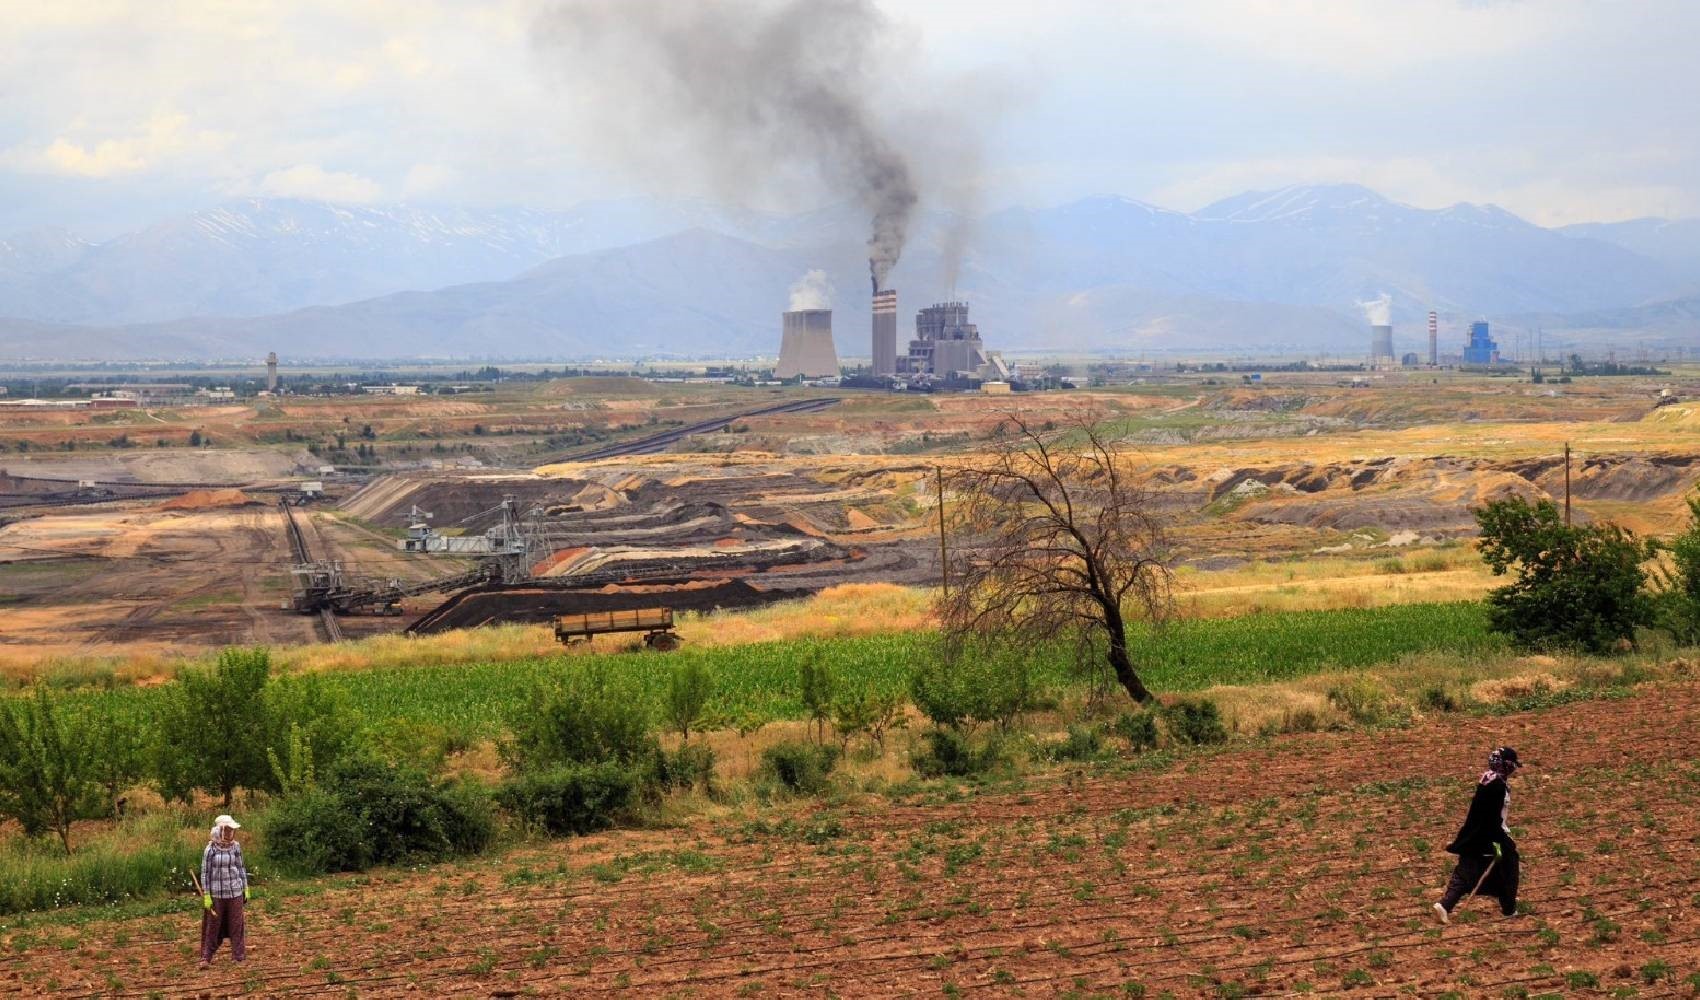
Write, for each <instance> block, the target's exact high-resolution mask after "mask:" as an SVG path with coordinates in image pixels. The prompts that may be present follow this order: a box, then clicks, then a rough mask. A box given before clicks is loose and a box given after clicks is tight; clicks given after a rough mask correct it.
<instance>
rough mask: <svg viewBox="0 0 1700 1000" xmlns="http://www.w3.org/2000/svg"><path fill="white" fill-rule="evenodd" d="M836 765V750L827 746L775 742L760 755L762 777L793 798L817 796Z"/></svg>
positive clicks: (824, 788) (823, 789)
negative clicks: (780, 786) (795, 796)
mask: <svg viewBox="0 0 1700 1000" xmlns="http://www.w3.org/2000/svg"><path fill="white" fill-rule="evenodd" d="M837 765H838V748H837V747H835V746H831V745H827V744H818V743H799V742H794V741H790V742H785V743H775V744H774V745H773V746H770V747H768V748H767V749H766V750H763V751H762V752H761V770H762V773H763V774H764V775H766V776H767V777H769V778H772V779H773V780H774V781H777V782H778V783H779V784H781V785H783V786H784V787H785V789H786V790H787V791H789V792H792V793H793V794H796V795H818V794H820V793H821V792H823V791H825V790H826V785H827V779H828V777H829V776H830V775H831V774H832V769H833V768H834V767H836V766H837Z"/></svg>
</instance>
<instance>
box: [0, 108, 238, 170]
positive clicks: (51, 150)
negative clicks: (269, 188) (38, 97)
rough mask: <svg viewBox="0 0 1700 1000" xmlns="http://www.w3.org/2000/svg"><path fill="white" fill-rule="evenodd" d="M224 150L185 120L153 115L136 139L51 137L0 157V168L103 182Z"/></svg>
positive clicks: (217, 140) (218, 141)
mask: <svg viewBox="0 0 1700 1000" xmlns="http://www.w3.org/2000/svg"><path fill="white" fill-rule="evenodd" d="M220 145H222V139H221V137H219V136H218V135H216V134H214V133H211V132H205V131H196V130H193V129H191V128H190V127H189V119H188V116H186V115H183V114H178V113H174V112H161V113H157V114H154V115H153V116H152V117H150V118H149V119H148V120H147V121H146V122H145V123H143V125H142V127H141V128H140V130H138V131H136V132H135V133H134V134H131V135H125V136H122V137H118V138H105V139H94V140H90V139H82V138H71V137H67V136H66V135H57V136H54V138H53V139H52V141H51V142H48V143H46V144H45V145H41V146H29V145H22V146H17V147H14V148H12V149H10V150H8V151H6V153H5V154H4V155H0V163H4V164H6V165H9V166H12V167H14V168H16V169H18V170H21V171H24V172H26V173H41V174H56V175H61V176H68V177H90V178H105V177H118V176H121V175H124V174H134V173H138V172H141V171H144V170H148V169H152V168H155V167H159V166H161V165H165V164H169V163H170V162H171V161H172V160H175V159H179V158H182V157H184V156H187V155H191V154H194V153H200V152H206V151H210V150H213V149H216V148H218V147H219V146H220Z"/></svg>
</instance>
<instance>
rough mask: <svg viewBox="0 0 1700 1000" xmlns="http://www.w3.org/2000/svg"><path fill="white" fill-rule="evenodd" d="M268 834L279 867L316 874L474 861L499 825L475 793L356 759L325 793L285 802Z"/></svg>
mask: <svg viewBox="0 0 1700 1000" xmlns="http://www.w3.org/2000/svg"><path fill="white" fill-rule="evenodd" d="M265 831H266V845H267V848H268V850H269V852H270V854H271V856H272V858H273V859H275V860H276V861H277V862H278V863H279V864H281V865H283V866H285V867H287V868H290V869H293V870H295V871H297V872H300V873H302V874H317V873H322V872H333V871H364V870H365V869H367V868H370V867H371V866H373V865H380V864H394V863H399V862H405V861H415V860H420V861H435V860H439V859H442V858H448V857H454V856H456V855H464V854H475V853H477V852H479V851H481V850H483V849H484V848H485V847H487V846H489V843H490V841H491V840H492V839H493V838H494V836H495V822H494V819H493V817H492V815H491V813H490V807H489V803H488V801H487V799H486V797H485V795H484V793H483V791H482V790H481V789H478V788H476V787H475V786H472V785H464V784H463V785H454V784H436V783H433V782H432V781H431V780H430V779H429V778H427V777H426V776H425V775H424V774H423V773H422V772H420V771H417V770H413V769H410V768H404V767H398V766H396V765H394V764H390V763H388V762H385V761H381V760H378V759H377V758H375V757H367V756H353V757H348V758H345V759H343V760H342V761H339V762H338V763H337V764H336V765H335V766H334V767H332V768H331V769H330V770H329V771H328V772H327V773H326V774H325V780H324V781H323V782H321V783H320V784H319V785H318V786H316V787H312V788H308V789H307V790H305V791H303V792H301V793H299V794H296V795H292V796H289V797H287V798H285V799H283V800H281V801H280V802H279V803H278V804H277V805H276V806H275V807H273V809H272V810H271V812H270V813H269V814H268V815H267V816H266V818H265Z"/></svg>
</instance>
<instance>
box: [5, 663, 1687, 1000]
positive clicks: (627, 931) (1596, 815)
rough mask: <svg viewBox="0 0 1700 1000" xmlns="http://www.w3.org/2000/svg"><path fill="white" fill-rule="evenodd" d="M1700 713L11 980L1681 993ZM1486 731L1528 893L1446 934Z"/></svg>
mask: <svg viewBox="0 0 1700 1000" xmlns="http://www.w3.org/2000/svg"><path fill="white" fill-rule="evenodd" d="M1697 724H1700V686H1696V685H1694V684H1686V685H1678V686H1667V687H1660V688H1656V689H1651V690H1647V691H1645V692H1643V693H1642V694H1640V695H1638V696H1636V697H1635V698H1632V699H1629V700H1624V701H1616V702H1586V703H1577V704H1573V705H1569V706H1565V707H1562V708H1557V709H1551V710H1547V711H1544V712H1539V713H1528V714H1522V715H1512V716H1505V717H1501V718H1496V719H1474V718H1471V719H1444V720H1441V721H1436V722H1432V723H1428V724H1424V725H1420V726H1417V727H1414V728H1412V729H1408V730H1403V731H1397V732H1389V733H1384V734H1378V735H1374V736H1368V735H1365V734H1363V733H1331V734H1313V735H1307V736H1298V737H1289V738H1283V739H1280V740H1277V741H1276V742H1275V743H1273V744H1271V745H1269V746H1268V747H1266V748H1259V749H1235V750H1230V751H1227V752H1226V753H1225V754H1222V755H1183V756H1181V757H1180V758H1179V759H1178V760H1176V761H1173V762H1171V763H1167V764H1162V765H1158V766H1142V765H1138V764H1136V765H1135V766H1133V767H1131V768H1129V769H1128V770H1127V771H1126V772H1125V773H1123V774H1118V775H1111V776H1101V775H1100V776H1092V775H1091V774H1089V773H1080V772H1074V771H1064V772H1061V773H1058V774H1053V775H1051V776H1049V777H1045V778H1038V779H1034V780H1033V781H1030V782H1029V783H1028V786H1027V787H1025V788H1022V789H1018V790H1015V791H1007V792H984V793H980V794H971V795H969V796H968V797H966V798H959V797H955V796H950V795H936V796H920V797H912V798H911V799H910V800H908V801H905V802H901V803H890V802H887V801H886V800H883V799H881V800H877V802H876V803H874V804H870V805H867V806H864V807H861V808H846V809H841V810H839V811H836V812H830V813H827V812H820V813H814V814H810V813H809V812H808V810H807V809H804V810H801V811H799V812H798V813H797V814H796V815H795V816H794V817H792V819H791V820H790V821H788V822H784V823H774V822H768V823H762V824H737V823H728V824H724V825H721V826H719V827H712V826H710V825H708V824H700V825H698V826H695V827H692V828H688V829H682V830H674V831H666V832H652V833H616V834H609V835H601V836H597V837H592V838H583V839H578V840H568V841H559V842H555V843H551V844H547V845H544V846H542V847H539V848H535V849H530V850H525V851H521V852H517V853H515V854H513V855H511V856H509V857H507V858H506V859H504V860H502V861H500V862H493V863H492V862H477V863H471V864H467V865H456V866H444V867H441V868H437V869H434V870H430V871H427V872H425V873H419V872H408V871H396V872H390V873H379V874H377V875H376V876H375V877H372V878H369V879H363V880H361V882H360V884H359V885H357V886H354V887H340V888H336V887H333V888H327V889H326V890H325V891H324V892H322V893H313V894H307V895H299V896H277V897H269V898H263V900H262V901H261V902H260V903H258V904H257V905H255V906H254V907H253V909H252V910H251V913H250V916H249V921H248V927H249V942H250V943H249V959H248V963H247V964H246V965H244V966H233V965H231V964H229V963H228V960H227V959H225V958H223V957H221V959H220V961H219V962H218V963H217V964H215V966H214V967H213V968H212V969H211V970H210V971H208V972H204V973H198V972H196V971H195V970H194V965H193V959H192V957H191V955H192V950H191V949H192V946H193V942H194V941H195V939H196V933H197V929H198V924H197V922H196V918H195V916H194V904H193V902H192V901H189V900H185V901H184V903H183V909H182V912H181V913H179V914H176V915H173V916H170V917H166V918H138V919H136V920H130V921H118V922H111V923H94V924H90V925H87V926H82V927H78V928H77V929H76V932H75V935H74V936H73V935H71V934H70V933H69V932H63V931H61V932H52V933H47V934H39V935H37V936H35V937H32V938H29V939H25V938H23V937H21V936H18V935H14V936H13V937H12V938H11V940H10V941H8V942H6V944H7V949H6V950H7V953H8V964H7V966H6V967H5V969H4V971H0V984H10V985H11V986H12V987H14V988H18V989H25V990H40V989H48V988H51V989H57V990H60V991H75V992H85V991H90V992H92V991H99V992H107V991H109V990H114V989H117V988H119V984H121V985H122V989H123V991H125V992H126V993H136V994H141V993H146V992H149V991H157V993H158V994H160V995H171V996H184V995H194V994H203V995H205V994H208V993H211V994H215V995H217V994H222V993H224V992H226V991H240V990H244V989H247V990H257V991H260V992H264V993H285V992H287V993H327V994H328V993H344V992H346V991H348V990H355V991H358V992H359V993H360V994H362V995H373V994H391V993H395V994H403V993H413V992H417V993H428V994H435V995H457V996H466V995H481V996H490V995H497V996H509V995H514V994H515V993H520V992H538V993H544V994H554V993H562V992H569V991H570V992H572V993H574V994H575V995H587V994H605V993H612V992H627V991H632V992H640V993H643V994H648V995H692V996H731V995H749V994H754V993H757V992H760V993H761V994H762V995H782V996H822V995H840V996H895V995H907V994H922V995H927V994H931V995H937V994H938V993H939V992H940V991H941V990H945V989H946V988H947V987H955V988H957V989H960V990H963V991H967V990H975V991H979V992H989V993H992V994H994V995H1017V994H1019V993H1023V992H1024V993H1025V994H1026V995H1030V996H1032V995H1055V994H1057V993H1061V992H1064V991H1069V990H1076V991H1080V992H1081V993H1082V994H1083V995H1086V994H1100V995H1102V994H1111V993H1114V992H1116V991H1117V990H1118V989H1120V988H1121V987H1122V986H1123V984H1127V983H1135V982H1137V983H1140V984H1142V985H1144V986H1145V987H1146V988H1147V990H1148V991H1149V995H1153V996H1154V995H1158V994H1160V993H1163V992H1164V991H1170V992H1172V993H1173V994H1174V995H1176V996H1186V997H1191V996H1226V995H1244V994H1246V993H1252V994H1282V995H1286V994H1290V993H1293V992H1295V991H1314V992H1316V993H1318V994H1322V995H1335V994H1339V993H1343V992H1346V991H1348V990H1350V991H1352V992H1353V993H1354V995H1364V996H1378V997H1379V996H1395V995H1413V996H1436V995H1439V994H1441V993H1443V992H1447V991H1457V992H1458V994H1459V995H1463V996H1502V995H1509V992H1510V991H1512V990H1527V992H1528V993H1529V994H1537V993H1542V992H1561V993H1562V992H1565V991H1567V990H1568V989H1570V986H1569V983H1568V982H1567V980H1566V978H1565V977H1566V976H1567V974H1578V978H1579V979H1580V976H1581V975H1583V974H1585V975H1587V976H1592V977H1596V978H1597V980H1598V981H1599V983H1600V984H1602V986H1603V988H1605V989H1611V988H1614V987H1617V986H1631V985H1633V986H1635V987H1637V988H1639V989H1640V990H1641V991H1642V992H1641V993H1640V994H1638V995H1643V996H1648V995H1674V994H1677V993H1685V992H1686V991H1687V990H1688V989H1689V985H1688V983H1687V982H1686V981H1685V980H1684V977H1686V976H1688V975H1689V974H1690V973H1692V972H1694V971H1695V970H1696V968H1697V965H1700V901H1697V900H1696V899H1695V892H1696V889H1697V887H1700V876H1697V875H1696V870H1697V869H1696V863H1697V860H1700V852H1697V848H1696V834H1697V832H1700V770H1697V769H1696V767H1695V760H1694V752H1695V751H1694V744H1693V742H1692V734H1693V732H1694V730H1695V726H1696V725H1697ZM1499 742H1509V743H1513V744H1515V745H1516V746H1517V747H1518V748H1519V750H1520V751H1521V752H1522V755H1523V758H1524V759H1525V760H1526V761H1528V762H1529V766H1528V767H1526V768H1525V771H1524V773H1523V774H1522V775H1521V776H1520V777H1519V779H1518V780H1517V781H1516V783H1515V790H1514V795H1513V803H1512V814H1511V815H1512V821H1513V824H1514V826H1515V827H1516V829H1517V832H1518V836H1519V841H1520V844H1521V847H1522V852H1523V855H1524V868H1523V892H1522V898H1523V900H1524V901H1525V902H1526V903H1527V905H1528V907H1529V909H1530V911H1531V912H1530V914H1529V915H1527V916H1524V917H1521V918H1518V919H1515V920H1510V921H1507V920H1504V919H1503V918H1501V917H1500V916H1499V915H1498V911H1497V907H1496V906H1495V905H1494V904H1493V902H1492V901H1491V900H1483V899H1477V900H1468V901H1466V902H1465V903H1464V904H1463V905H1462V906H1461V907H1460V909H1459V911H1458V913H1457V914H1455V916H1454V921H1453V924H1452V925H1451V926H1449V927H1444V928H1442V927H1439V926H1437V925H1436V924H1435V923H1434V922H1433V919H1432V914H1431V913H1430V912H1429V906H1430V904H1431V903H1433V902H1434V900H1435V899H1436V898H1438V896H1439V893H1440V889H1441V887H1442V885H1443V884H1444V881H1445V878H1446V874H1447V871H1448V870H1449V868H1450V861H1451V858H1450V856H1449V855H1446V854H1444V853H1442V852H1441V851H1440V849H1439V847H1440V845H1443V844H1445V843H1446V841H1447V840H1448V839H1449V838H1450V836H1451V834H1452V833H1453V831H1454V829H1455V828H1456V826H1457V824H1458V822H1459V820H1460V819H1461V818H1462V814H1463V810H1464V806H1465V805H1466V803H1467V802H1468V797H1469V795H1470V792H1471V787H1472V785H1473V784H1474V778H1475V774H1476V772H1477V771H1478V770H1479V768H1480V767H1481V764H1482V758H1483V755H1484V753H1485V750H1486V748H1488V747H1490V746H1492V745H1493V744H1495V743H1499ZM771 818H772V817H770V819H771ZM262 896H264V891H263V890H262ZM67 937H69V938H71V940H72V943H70V944H67V943H66V942H65V941H63V940H61V938H67ZM1660 963H1662V964H1660ZM1649 980H1650V981H1649ZM1517 995H1524V994H1523V993H1521V992H1519V993H1518V994H1517Z"/></svg>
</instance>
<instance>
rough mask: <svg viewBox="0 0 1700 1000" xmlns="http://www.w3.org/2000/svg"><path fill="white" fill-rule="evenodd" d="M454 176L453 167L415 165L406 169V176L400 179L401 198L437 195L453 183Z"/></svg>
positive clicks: (432, 164) (431, 164)
mask: <svg viewBox="0 0 1700 1000" xmlns="http://www.w3.org/2000/svg"><path fill="white" fill-rule="evenodd" d="M455 176H456V173H455V169H454V168H453V167H445V166H443V165H442V164H440V163H415V164H414V165H413V166H411V167H408V168H407V176H406V177H403V178H402V181H401V194H402V197H404V198H419V197H423V196H425V195H429V194H438V193H440V192H442V191H443V190H444V189H446V188H447V187H448V186H449V185H450V184H452V183H453V182H454V180H455Z"/></svg>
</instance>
